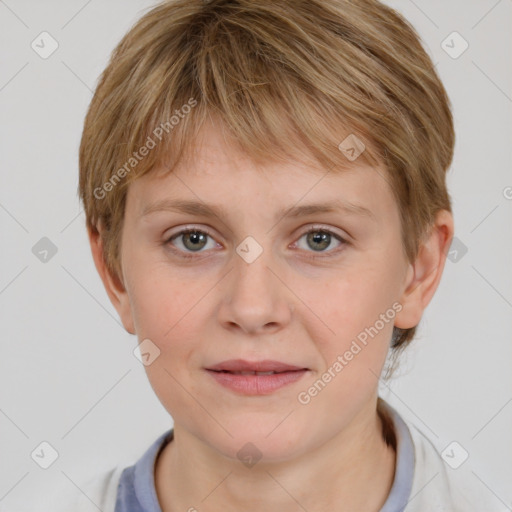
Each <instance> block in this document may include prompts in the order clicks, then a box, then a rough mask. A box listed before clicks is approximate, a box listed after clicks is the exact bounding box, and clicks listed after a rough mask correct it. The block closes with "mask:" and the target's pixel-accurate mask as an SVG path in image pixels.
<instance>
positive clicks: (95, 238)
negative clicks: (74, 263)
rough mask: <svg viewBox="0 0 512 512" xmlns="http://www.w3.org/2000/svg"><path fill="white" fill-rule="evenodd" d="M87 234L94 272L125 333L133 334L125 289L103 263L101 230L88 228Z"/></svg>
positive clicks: (133, 329) (132, 323) (130, 312)
mask: <svg viewBox="0 0 512 512" xmlns="http://www.w3.org/2000/svg"><path fill="white" fill-rule="evenodd" d="M87 234H88V237H89V244H90V246H91V252H92V257H93V260H94V264H95V266H96V270H97V271H98V274H99V275H100V278H101V280H102V282H103V286H104V287H105V290H106V292H107V295H108V297H109V299H110V302H112V305H113V306H114V307H115V308H116V311H117V313H118V314H119V317H120V318H121V322H122V323H123V326H124V328H125V329H126V331H127V332H129V333H130V334H135V328H134V322H133V316H132V311H131V305H130V301H129V297H128V293H127V291H126V288H125V286H124V284H123V282H122V281H121V279H120V278H119V277H118V276H117V275H113V274H112V273H111V272H110V271H109V269H108V268H107V265H106V262H105V257H104V252H103V240H102V237H101V230H97V229H94V228H88V230H87Z"/></svg>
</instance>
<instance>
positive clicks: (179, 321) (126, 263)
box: [119, 127, 409, 460]
mask: <svg viewBox="0 0 512 512" xmlns="http://www.w3.org/2000/svg"><path fill="white" fill-rule="evenodd" d="M198 142H199V143H198V146H197V153H196V158H194V159H193V161H192V160H189V161H188V162H186V163H183V164H182V165H181V166H180V167H178V168H176V169H175V171H174V173H172V174H167V175H157V173H153V174H152V173H150V174H149V175H146V176H144V177H143V178H140V179H138V180H136V181H135V182H134V183H132V184H131V185H130V187H129V190H128V195H127V202H126V211H125V222H124V226H123V235H122V270H123V282H124V286H125V289H126V295H125V298H124V299H123V300H124V301H125V303H124V306H121V307H120V308H119V309H120V312H121V316H122V318H123V322H124V323H125V326H126V325H132V326H133V329H134V330H135V331H136V333H137V335H138V338H139V340H140V341H142V340H145V339H149V340H151V343H152V344H154V345H150V346H152V347H154V346H156V347H157V348H158V350H159V351H160V354H159V356H158V357H157V358H156V359H155V360H154V361H153V362H152V363H151V364H150V365H148V366H146V367H145V368H146V371H147V375H148V378H149V381H150V383H151V385H152V387H153V389H154V391H155V393H156V394H157V396H158V398H159V400H160V401H161V403H162V404H163V406H164V407H165V408H166V410H167V411H168V412H169V413H170V414H171V416H172V417H173V419H174V422H175V425H176V428H178V426H179V428H182V429H186V430H187V431H188V432H190V433H192V434H193V435H194V436H196V437H197V438H199V439H200V440H202V441H203V442H204V443H206V444H207V445H208V446H210V447H212V448H214V449H216V450H218V451H219V452H221V453H223V454H224V455H226V456H228V457H236V454H237V452H238V450H240V448H241V447H242V446H244V445H245V444H246V443H247V442H251V443H253V444H254V445H255V446H256V447H258V449H259V450H260V452H261V453H262V454H263V456H264V457H266V458H267V459H273V460H285V459H287V458H292V457H296V456H299V455H300V454H302V453H305V452H307V451H309V450H312V449H314V448H315V447H318V446H320V445H322V444H324V443H325V442H327V441H328V440H329V439H331V438H333V437H334V436H336V435H338V434H339V433H340V432H342V431H343V430H344V429H350V428H351V427H352V426H353V425H355V422H356V421H357V418H362V416H363V415H364V414H363V413H364V412H365V411H369V407H370V404H371V406H372V407H373V417H374V415H375V410H374V402H373V401H374V399H375V396H376V393H377V386H378V378H377V376H378V375H380V373H381V369H382V366H383V364H384V362H385V358H386V354H387V351H388V347H389V343H390V339H391V336H392V329H393V323H394V321H395V320H394V317H395V313H397V311H399V309H400V305H399V304H398V302H399V300H400V298H401V294H402V292H403V291H404V287H405V285H406V279H407V275H408V272H407V271H408V268H409V265H408V262H407V261H406V258H405V256H404V253H403V249H402V242H401V236H400V220H399V212H398V206H397V204H396V202H395V200H394V197H393V194H392V191H391V189H390V187H389V184H388V182H387V181H386V179H385V178H384V177H383V176H385V171H384V170H383V169H374V168H371V167H369V166H366V165H365V164H363V162H362V161H361V162H360V163H359V164H358V163H357V161H356V162H354V168H353V169H349V170H344V171H339V172H337V173H334V172H329V173H327V172H326V170H324V169H320V168H318V167H315V166H314V165H313V164H312V163H306V162H289V163H287V164H286V165H284V164H268V165H260V166H256V165H255V164H254V163H252V162H251V161H250V160H248V159H247V158H245V157H244V156H243V155H242V154H239V153H237V152H235V150H234V149H233V148H232V147H230V146H227V145H226V144H225V142H224V139H223V137H222V134H219V132H218V130H214V129H211V128H208V127H205V128H204V130H203V132H202V138H201V141H198ZM360 160H362V159H360ZM178 201H179V202H181V205H182V206H183V205H185V202H199V203H200V205H202V206H205V205H207V206H209V207H210V208H213V209H215V212H216V215H210V214H208V212H207V211H200V209H198V208H191V207H188V209H187V208H182V209H180V208H178V207H176V206H173V203H174V204H175V203H176V202H178ZM307 205H308V206H311V205H317V206H318V207H320V208H316V210H315V208H313V207H310V208H308V209H306V208H303V207H305V206H307ZM327 206H329V208H330V210H329V209H327V208H326V207H327ZM297 207H299V208H297ZM290 208H295V210H292V211H291V212H289V213H288V214H287V215H284V216H283V212H284V211H286V210H287V209H290ZM322 209H323V210H326V211H322ZM327 210H329V211H327ZM184 230H192V233H190V232H189V233H187V232H185V233H183V231H184ZM397 304H398V306H397ZM365 329H366V330H365ZM365 333H366V337H365ZM370 333H371V334H370ZM365 338H366V339H365ZM363 340H365V342H363ZM146 343H147V342H146ZM356 347H358V348H359V350H358V348H356ZM154 350H156V349H154ZM350 354H352V355H351V356H350ZM230 360H244V361H246V362H249V363H255V362H261V361H274V362H277V363H275V364H277V366H275V367H269V366H260V367H259V368H260V369H261V370H269V368H270V369H272V368H274V371H278V372H280V374H279V375H277V374H274V375H266V376H262V375H246V376H243V375H240V374H238V375H237V374H235V373H234V372H237V371H240V370H241V369H242V370H243V369H244V368H243V367H240V366H237V363H233V364H234V366H233V367H230V368H229V367H228V363H225V362H226V361H230ZM336 362H337V363H338V364H336ZM283 365H290V366H292V367H295V371H290V370H288V371H284V370H286V367H284V366H283ZM213 367H216V368H217V369H219V368H224V369H225V370H226V368H227V370H231V372H232V373H229V372H227V371H224V372H220V371H217V372H215V371H213V370H212V368H213ZM251 368H254V367H253V366H251ZM326 375H327V376H326ZM329 375H330V378H329ZM319 380H320V381H321V383H320V384H319V383H318V381H319ZM315 382H316V383H317V384H316V387H315Z"/></svg>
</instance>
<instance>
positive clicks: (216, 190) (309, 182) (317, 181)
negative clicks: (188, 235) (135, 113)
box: [128, 124, 396, 216]
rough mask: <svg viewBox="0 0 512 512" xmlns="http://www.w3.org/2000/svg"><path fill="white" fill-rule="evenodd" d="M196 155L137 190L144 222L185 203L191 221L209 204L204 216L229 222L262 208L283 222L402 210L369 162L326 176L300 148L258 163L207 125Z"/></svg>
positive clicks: (133, 187)
mask: <svg viewBox="0 0 512 512" xmlns="http://www.w3.org/2000/svg"><path fill="white" fill-rule="evenodd" d="M190 147H191V150H190V151H189V152H187V154H186V155H184V158H183V159H182V160H181V161H180V163H179V165H177V166H176V167H175V168H174V169H173V170H172V171H171V172H169V171H168V170H166V168H165V166H163V165H161V166H159V167H157V168H155V169H154V170H152V171H151V172H149V173H148V174H146V175H144V176H143V177H141V178H138V179H137V180H135V181H134V182H133V183H131V184H130V187H129V189H128V203H129V204H130V207H131V208H135V210H136V214H137V215H138V216H141V215H144V214H145V213H147V212H148V211H150V210H151V209H152V208H155V207H158V205H162V204H164V203H170V202H174V203H176V202H181V203H182V206H183V210H184V211H186V210H187V206H186V204H185V203H187V204H188V208H189V213H200V211H201V204H203V206H204V208H203V212H204V213H207V210H208V207H209V206H213V207H214V210H215V212H216V213H222V214H225V213H227V211H228V210H229V209H238V210H243V209H249V210H250V209H252V210H253V211H254V210H256V209H257V208H258V207H261V208H265V209H266V210H268V209H272V210H275V212H276V215H277V213H281V214H283V213H284V211H285V210H287V211H289V212H290V213H292V212H294V213H298V212H300V210H301V209H302V213H305V212H307V210H308V208H309V213H314V212H315V207H316V211H320V209H319V208H318V206H319V205H322V204H323V205H324V209H327V208H330V206H333V207H336V208H341V209H344V210H345V212H349V211H350V210H352V213H359V214H364V213H365V211H366V214H367V215H368V214H369V215H370V216H371V215H374V216H378V215H379V213H382V211H381V210H385V209H390V208H394V207H395V206H396V205H395V200H394V196H393V194H392V190H391V186H390V180H389V176H388V173H387V171H386V169H385V168H384V167H383V166H371V165H370V164H368V163H366V162H365V161H364V160H363V159H356V160H354V161H351V162H347V165H345V166H343V167H341V166H340V167H339V168H332V169H327V168H325V167H322V166H321V165H320V164H319V163H318V161H316V160H315V159H314V158H313V157H312V156H311V155H310V154H308V153H307V152H306V151H304V149H303V148H301V147H297V154H296V155H294V156H293V158H290V159H289V160H285V161H283V160H279V159H275V158H273V156H272V154H271V153H270V152H269V155H268V158H266V159H265V160H264V161H255V160H253V159H251V158H250V157H249V156H248V155H247V154H245V153H244V152H243V151H241V150H240V149H239V148H238V147H237V145H236V144H234V143H233V142H232V139H231V138H230V137H229V136H228V134H227V133H226V131H225V130H224V129H223V128H222V126H219V125H213V124H205V125H204V126H203V127H202V129H201V130H200V132H199V134H198V137H197V138H196V140H194V142H193V143H192V144H190ZM192 203H193V204H192ZM334 203H336V204H334ZM315 205H316V206H315ZM312 206H315V207H312Z"/></svg>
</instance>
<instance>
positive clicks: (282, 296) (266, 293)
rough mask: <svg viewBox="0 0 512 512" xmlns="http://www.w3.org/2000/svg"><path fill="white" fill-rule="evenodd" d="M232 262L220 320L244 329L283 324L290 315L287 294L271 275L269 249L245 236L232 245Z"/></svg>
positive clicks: (271, 256) (266, 328) (273, 326)
mask: <svg viewBox="0 0 512 512" xmlns="http://www.w3.org/2000/svg"><path fill="white" fill-rule="evenodd" d="M233 264H234V268H233V271H232V272H231V273H230V274H231V277H230V280H229V285H228V286H229V290H228V293H227V295H226V298H225V300H224V301H223V305H222V309H221V321H222V322H224V323H226V322H227V323H228V324H229V325H231V326H234V325H235V324H236V325H238V327H239V328H240V329H242V330H243V331H245V332H247V333H248V332H255V331H259V330H261V329H265V330H268V329H269V328H271V327H272V328H274V329H277V328H279V327H280V326H281V327H282V325H284V324H286V323H287V322H288V321H289V317H290V304H289V297H288V295H287V293H286V287H285V286H284V285H283V284H282V283H281V281H280V280H279V279H278V278H277V277H276V276H275V272H276V270H275V268H274V267H276V261H275V258H273V255H272V250H271V249H270V248H269V247H265V248H263V245H262V244H260V243H259V242H257V241H256V240H255V238H253V237H247V238H246V239H244V240H243V241H242V242H241V243H240V244H239V245H238V246H237V247H236V254H235V255H234V258H233Z"/></svg>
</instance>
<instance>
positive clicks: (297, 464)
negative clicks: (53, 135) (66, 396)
mask: <svg viewBox="0 0 512 512" xmlns="http://www.w3.org/2000/svg"><path fill="white" fill-rule="evenodd" d="M373 405H374V406H375V403H374V404H373ZM369 412H372V413H373V414H365V415H363V416H362V417H360V418H357V421H353V422H352V423H351V424H350V425H349V426H348V427H347V428H346V429H344V430H343V431H342V432H339V433H338V434H336V435H335V436H334V437H332V438H330V439H328V440H327V441H326V442H325V443H324V444H323V445H321V446H319V447H318V448H317V449H315V450H314V451H308V452H307V453H305V454H303V455H301V456H299V457H296V458H294V459H293V460H287V461H284V462H282V461H281V462H274V463H263V462H261V461H260V462H258V463H257V464H256V465H254V466H252V467H251V468H248V467H245V466H244V465H243V464H241V463H240V461H238V460H236V461H235V460H233V459H229V458H227V457H225V456H223V455H221V454H219V453H218V452H217V451H214V450H212V449H211V447H209V446H208V445H206V444H205V443H204V442H202V441H201V440H200V439H198V438H197V437H196V436H194V435H193V434H191V433H190V432H188V431H187V430H186V429H184V428H181V426H180V425H176V424H175V426H174V439H173V441H172V442H170V443H169V444H167V446H166V447H165V448H164V449H163V451H162V452H161V454H160V456H159V457H158V459H157V462H156V465H155V473H156V476H155V485H156V490H157V495H158V498H159V501H160V504H161V507H162V511H163V512H174V511H176V510H194V509H195V508H197V509H200V508H201V507H202V506H206V507H207V509H208V510H209V511H214V512H216V511H219V512H220V511H224V512H231V511H238V510H244V511H247V512H252V511H261V510H267V511H270V512H274V511H275V512H277V511H279V512H292V511H293V512H296V511H297V510H304V509H305V510H308V511H315V512H317V511H318V512H320V511H324V510H326V511H327V510H339V511H341V512H344V511H347V512H348V511H353V510H365V512H378V511H379V510H380V508H381V507H382V505H383V504H384V503H385V501H386V498H387V496H388V494H389V491H390V489H391V486H392V483H393V478H394V470H395V450H394V448H393V446H392V443H391V444H387V443H386V441H385V436H387V437H388V441H389V429H388V428H387V427H386V424H384V425H383V420H384V421H385V418H382V419H381V417H380V416H379V415H378V414H377V411H376V408H375V407H374V408H373V409H372V410H370V411H369ZM386 432H387V434H386ZM391 437H393V436H392V435H391Z"/></svg>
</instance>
